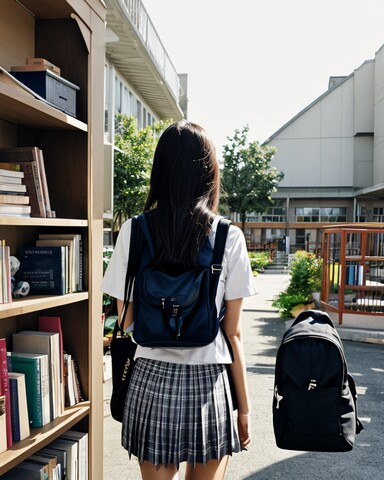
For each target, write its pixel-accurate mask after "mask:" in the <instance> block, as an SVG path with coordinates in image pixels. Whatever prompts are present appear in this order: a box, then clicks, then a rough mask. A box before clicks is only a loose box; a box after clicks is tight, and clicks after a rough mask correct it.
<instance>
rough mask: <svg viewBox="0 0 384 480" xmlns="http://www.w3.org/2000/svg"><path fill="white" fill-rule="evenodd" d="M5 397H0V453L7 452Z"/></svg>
mask: <svg viewBox="0 0 384 480" xmlns="http://www.w3.org/2000/svg"><path fill="white" fill-rule="evenodd" d="M6 401H7V400H6V398H5V395H0V453H3V452H5V451H6V450H7V412H6Z"/></svg>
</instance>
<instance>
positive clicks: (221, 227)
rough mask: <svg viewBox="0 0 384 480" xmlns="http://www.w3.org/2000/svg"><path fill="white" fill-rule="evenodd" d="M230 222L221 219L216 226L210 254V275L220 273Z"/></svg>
mask: <svg viewBox="0 0 384 480" xmlns="http://www.w3.org/2000/svg"><path fill="white" fill-rule="evenodd" d="M230 224H231V222H230V221H229V220H227V219H225V218H221V219H220V220H219V223H218V225H217V230H216V236H215V245H214V247H213V254H212V263H211V273H212V274H214V275H215V274H217V273H219V274H220V273H221V271H222V269H223V267H222V265H221V264H222V262H223V256H224V250H225V243H226V241H227V234H228V230H229V225H230Z"/></svg>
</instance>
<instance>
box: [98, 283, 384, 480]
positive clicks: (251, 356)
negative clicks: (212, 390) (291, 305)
mask: <svg viewBox="0 0 384 480" xmlns="http://www.w3.org/2000/svg"><path fill="white" fill-rule="evenodd" d="M289 278H290V277H289V275H286V274H285V275H284V274H283V275H278V274H262V275H259V276H258V277H257V278H256V280H255V281H256V285H257V287H258V290H259V294H258V295H256V296H254V297H252V298H249V299H246V300H245V302H244V314H243V325H244V327H243V330H244V331H243V336H244V346H245V351H246V361H247V371H248V380H249V388H250V394H251V398H252V402H253V410H252V422H253V427H252V432H253V441H252V446H251V448H250V449H249V451H248V452H243V453H241V454H237V455H234V456H233V458H232V459H231V460H230V464H229V468H228V472H227V476H226V480H279V479H285V480H296V479H299V480H301V479H306V478H310V479H311V480H331V479H332V480H333V479H335V478H337V479H338V480H362V479H365V478H369V479H370V480H379V479H380V480H381V478H382V475H383V466H384V451H383V444H384V433H383V432H384V416H383V414H382V405H383V402H384V345H371V344H366V343H360V342H349V341H345V342H344V347H345V351H346V356H347V360H348V362H349V370H350V372H351V373H352V374H353V375H354V376H355V379H356V381H357V385H358V391H359V408H360V412H359V413H360V417H361V418H362V420H363V422H364V424H365V430H364V431H363V432H362V433H361V434H360V435H359V437H358V438H357V443H356V446H355V448H354V449H353V451H352V452H348V453H338V454H330V453H304V452H293V451H287V450H280V449H278V448H277V447H276V445H275V441H274V435H273V429H272V395H273V393H272V392H273V381H274V364H275V356H276V351H277V347H278V345H279V343H280V340H281V337H282V335H283V333H284V331H285V322H284V321H282V320H281V319H280V318H279V317H278V315H277V312H276V310H275V309H274V308H273V307H272V305H271V304H272V301H273V298H274V296H275V295H277V294H278V293H279V292H280V291H282V290H284V289H285V288H286V287H287V285H288V283H289ZM109 395H110V382H106V383H105V417H104V430H105V432H104V479H105V480H126V479H127V480H139V479H140V478H141V477H140V473H139V468H138V465H137V462H136V460H131V461H129V460H128V456H127V454H126V452H125V450H124V449H123V448H122V447H121V446H120V424H119V423H117V422H115V421H114V420H113V419H112V418H111V416H110V414H109ZM182 472H183V470H182V469H181V473H182ZM181 478H183V476H182V475H181Z"/></svg>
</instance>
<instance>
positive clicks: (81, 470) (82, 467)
mask: <svg viewBox="0 0 384 480" xmlns="http://www.w3.org/2000/svg"><path fill="white" fill-rule="evenodd" d="M59 438H66V439H68V440H73V441H76V442H78V444H79V445H78V458H77V466H78V480H88V433H86V432H78V431H76V430H67V431H66V432H65V433H63V434H62V435H61V436H60V437H59Z"/></svg>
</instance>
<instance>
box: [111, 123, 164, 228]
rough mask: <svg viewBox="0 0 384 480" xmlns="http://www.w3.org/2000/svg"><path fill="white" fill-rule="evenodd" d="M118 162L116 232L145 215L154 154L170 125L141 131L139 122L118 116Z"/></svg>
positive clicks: (115, 195)
mask: <svg viewBox="0 0 384 480" xmlns="http://www.w3.org/2000/svg"><path fill="white" fill-rule="evenodd" d="M115 121H116V125H115V146H116V147H117V149H116V153H115V162H114V212H113V214H114V215H113V219H114V229H115V230H118V229H119V228H120V226H121V224H122V223H123V222H124V221H125V220H126V219H127V218H131V217H133V216H134V215H137V214H138V213H140V212H142V211H143V208H144V203H145V200H146V198H147V194H148V189H149V176H150V170H151V165H152V159H153V154H154V151H155V148H156V144H157V139H158V136H159V134H160V133H161V132H162V131H163V130H164V129H165V128H166V127H167V126H168V124H169V123H170V122H169V121H167V122H164V121H160V122H157V123H155V124H154V125H152V126H148V127H145V128H141V129H138V128H137V126H136V118H135V117H134V116H129V117H128V116H126V115H122V114H117V115H116V119H115Z"/></svg>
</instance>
